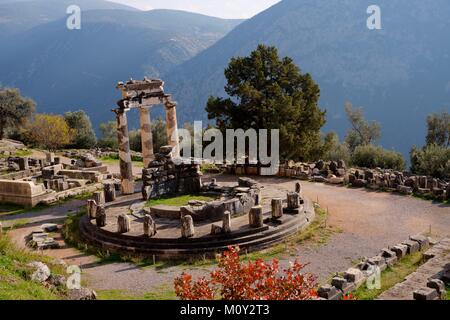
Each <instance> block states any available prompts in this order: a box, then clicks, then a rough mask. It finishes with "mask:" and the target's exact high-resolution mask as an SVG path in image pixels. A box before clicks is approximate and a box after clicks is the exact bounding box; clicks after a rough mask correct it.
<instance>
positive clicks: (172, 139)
mask: <svg viewBox="0 0 450 320" xmlns="http://www.w3.org/2000/svg"><path fill="white" fill-rule="evenodd" d="M166 123H167V139H168V143H169V145H170V146H171V147H172V149H173V150H172V155H173V157H174V158H178V157H180V147H179V141H178V122H177V106H176V104H175V103H173V102H167V103H166Z"/></svg>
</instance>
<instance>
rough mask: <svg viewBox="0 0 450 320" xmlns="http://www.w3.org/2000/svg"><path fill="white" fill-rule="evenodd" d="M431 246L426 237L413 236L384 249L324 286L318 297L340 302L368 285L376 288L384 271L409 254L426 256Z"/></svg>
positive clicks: (320, 289) (319, 290)
mask: <svg viewBox="0 0 450 320" xmlns="http://www.w3.org/2000/svg"><path fill="white" fill-rule="evenodd" d="M430 245H431V244H430V240H429V238H427V237H425V236H422V235H416V236H411V237H410V239H408V240H406V241H403V242H402V243H399V244H397V245H395V246H392V247H390V248H385V249H382V250H381V253H380V254H379V255H377V256H375V257H372V258H368V259H365V260H364V261H362V262H361V263H359V264H358V265H357V266H356V267H353V268H350V269H348V270H347V271H345V272H344V273H343V274H342V275H341V276H336V277H334V278H333V279H332V280H331V283H330V284H326V285H323V286H321V287H320V288H319V289H318V295H319V297H320V298H321V299H324V300H340V299H342V298H343V296H344V295H347V294H350V293H352V292H353V291H356V290H357V289H358V288H359V287H361V286H363V285H365V284H366V283H370V284H371V285H374V286H376V285H377V281H379V280H380V276H381V272H382V271H384V270H386V269H387V268H388V267H391V266H394V265H395V264H396V263H397V262H398V261H399V260H400V259H403V258H405V257H406V256H407V255H409V254H414V253H416V252H419V251H422V252H424V256H426V253H425V252H426V250H428V249H429V248H430ZM411 298H412V297H411Z"/></svg>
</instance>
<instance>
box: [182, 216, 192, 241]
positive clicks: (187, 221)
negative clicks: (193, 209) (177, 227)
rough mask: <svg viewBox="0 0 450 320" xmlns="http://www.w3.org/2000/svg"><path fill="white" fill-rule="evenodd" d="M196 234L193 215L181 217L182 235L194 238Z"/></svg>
mask: <svg viewBox="0 0 450 320" xmlns="http://www.w3.org/2000/svg"><path fill="white" fill-rule="evenodd" d="M194 235H195V229H194V219H192V216H189V215H187V216H184V217H182V218H181V237H183V238H192V237H193V236H194Z"/></svg>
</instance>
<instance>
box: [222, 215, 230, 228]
mask: <svg viewBox="0 0 450 320" xmlns="http://www.w3.org/2000/svg"><path fill="white" fill-rule="evenodd" d="M222 230H223V232H224V233H231V213H230V211H225V213H224V214H223V219H222Z"/></svg>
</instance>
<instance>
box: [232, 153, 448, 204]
mask: <svg viewBox="0 0 450 320" xmlns="http://www.w3.org/2000/svg"><path fill="white" fill-rule="evenodd" d="M224 169H225V170H226V172H227V173H229V174H236V175H259V174H260V168H258V167H257V166H252V165H227V166H225V168H224ZM277 176H279V177H283V178H293V179H299V180H304V181H312V182H319V183H328V184H335V185H349V186H351V187H354V188H368V189H372V190H381V191H390V192H398V193H401V194H404V195H412V194H416V195H419V196H428V197H432V198H435V199H437V200H447V199H450V181H448V180H442V179H437V178H433V177H427V176H418V175H414V174H411V173H410V172H400V171H396V170H392V169H381V168H377V169H364V168H349V167H347V165H346V163H345V162H344V161H342V160H340V161H328V162H325V161H322V160H320V161H317V162H316V163H302V162H299V163H296V162H294V161H287V162H285V163H284V164H281V165H280V166H279V168H278V174H277Z"/></svg>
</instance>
